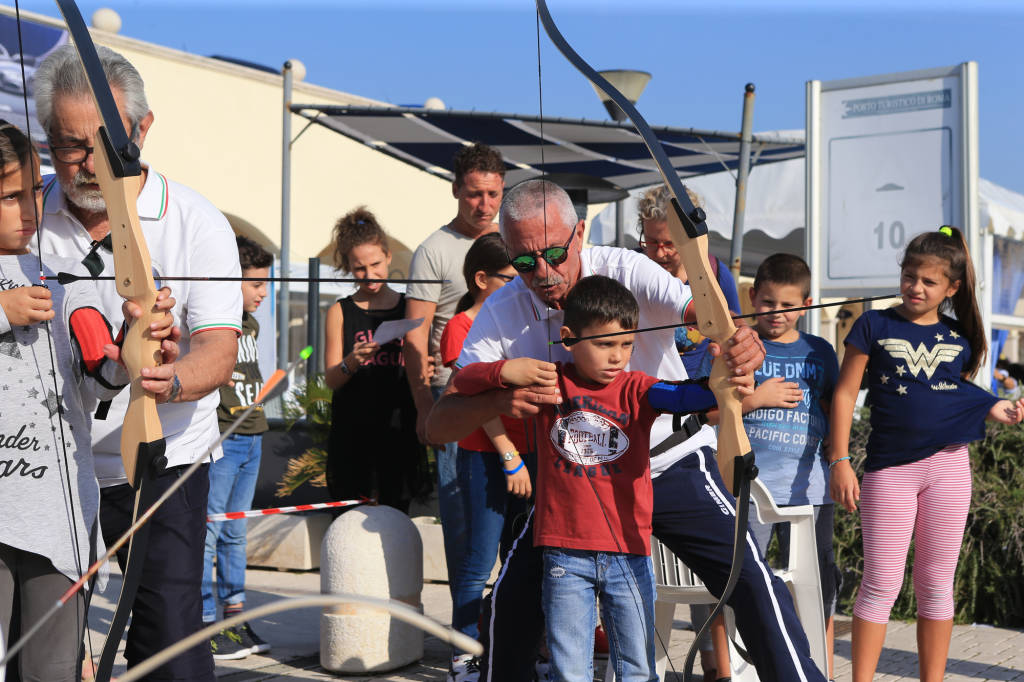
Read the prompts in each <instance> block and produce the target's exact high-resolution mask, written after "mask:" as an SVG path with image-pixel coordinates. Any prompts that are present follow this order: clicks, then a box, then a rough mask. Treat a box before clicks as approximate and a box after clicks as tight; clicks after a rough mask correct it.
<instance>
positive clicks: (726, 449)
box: [536, 0, 750, 485]
mask: <svg viewBox="0 0 1024 682" xmlns="http://www.w3.org/2000/svg"><path fill="white" fill-rule="evenodd" d="M536 3H537V12H538V14H539V15H540V19H541V23H543V24H544V29H545V31H547V34H548V36H549V37H550V38H551V41H552V42H553V43H554V44H555V46H556V47H557V48H558V50H559V52H561V53H562V54H563V55H564V56H565V58H566V59H568V60H569V62H570V63H571V64H572V65H573V66H574V67H576V69H577V70H578V71H580V73H582V74H583V75H584V76H585V77H586V78H587V79H588V80H590V82H592V83H593V84H594V85H595V86H597V88H599V89H600V90H601V91H602V92H603V93H604V94H605V95H607V96H608V97H609V98H610V99H611V100H612V101H613V102H615V104H616V105H617V106H618V107H619V108H620V109H621V110H622V112H623V113H624V114H626V116H628V117H629V120H630V121H631V122H632V123H633V126H634V127H635V128H636V131H637V133H638V134H639V135H640V137H641V139H642V140H643V141H644V145H646V147H647V149H648V151H649V152H650V154H651V156H652V157H653V159H654V162H655V164H656V166H657V168H658V171H659V172H660V173H661V177H662V180H663V181H664V182H665V185H666V186H667V187H668V189H669V191H670V192H671V194H672V202H671V203H672V210H670V211H668V214H669V215H668V218H669V219H668V227H669V231H670V233H671V234H672V240H673V242H674V243H675V244H676V247H677V250H678V251H679V253H680V256H681V257H682V260H683V265H684V267H685V268H686V274H687V277H688V279H689V282H690V290H691V292H693V299H694V309H695V310H696V311H697V322H698V329H699V330H700V332H701V333H702V334H703V335H704V336H706V337H708V338H710V339H711V340H712V341H715V342H716V343H718V344H719V345H722V346H723V348H724V345H725V343H726V341H728V339H729V338H731V337H732V335H733V334H734V333H736V325H735V324H733V322H732V319H731V317H732V315H731V313H730V312H729V306H728V304H727V303H726V301H725V296H723V295H722V289H721V287H720V286H719V285H718V280H717V279H716V278H715V276H714V273H713V272H712V271H711V267H710V265H709V263H708V245H707V233H708V228H707V224H706V223H705V215H704V211H703V210H702V209H699V208H696V207H695V206H694V205H693V202H692V201H691V200H690V197H689V196H688V195H687V193H686V189H685V188H684V187H683V184H682V182H680V180H679V176H678V174H676V172H675V169H674V168H673V167H672V162H671V161H670V160H669V158H668V155H667V154H666V153H665V149H664V147H662V145H661V142H660V141H659V140H658V138H657V136H656V135H655V134H654V131H653V130H651V127H650V125H649V124H648V123H647V121H646V120H645V119H644V117H643V116H642V115H641V114H640V112H639V111H637V109H636V107H635V106H634V105H633V103H632V102H630V101H629V99H628V98H627V97H626V96H625V95H623V94H622V93H621V92H619V91H618V90H617V89H616V88H615V87H614V86H613V85H612V84H611V83H609V82H608V81H607V80H606V79H605V78H604V77H603V76H602V75H601V74H599V73H597V71H595V70H594V69H593V68H592V67H591V66H590V65H589V64H587V63H586V62H585V61H584V60H583V58H582V57H580V55H579V54H577V52H576V51H575V50H574V49H573V48H572V47H571V46H570V45H569V43H568V42H566V40H565V38H564V37H563V36H562V34H561V33H560V32H559V31H558V28H557V27H556V26H555V23H554V21H553V20H552V18H551V13H550V12H548V8H547V3H546V2H545V0H536ZM729 377H730V374H729V371H728V368H727V367H726V365H725V361H724V359H723V358H722V357H721V356H719V358H718V359H716V361H715V364H714V367H713V369H712V373H711V379H710V387H711V390H712V392H714V394H715V398H716V399H717V400H718V405H719V409H720V410H721V415H722V421H721V424H722V425H723V426H720V427H719V447H718V465H719V469H720V470H721V473H722V477H723V479H724V480H725V481H726V483H727V484H730V485H731V483H732V471H733V459H734V458H735V457H737V456H741V455H746V454H747V453H749V452H750V443H749V442H748V441H747V436H746V432H745V430H744V429H743V415H742V411H741V410H740V398H739V395H738V393H737V392H736V390H735V389H734V388H733V387H732V385H730V384H729V383H728V379H729ZM723 432H724V433H723Z"/></svg>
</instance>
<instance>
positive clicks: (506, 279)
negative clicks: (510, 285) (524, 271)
mask: <svg viewBox="0 0 1024 682" xmlns="http://www.w3.org/2000/svg"><path fill="white" fill-rule="evenodd" d="M487 274H488V276H490V277H497V278H498V279H500V280H501V281H503V282H506V283H507V282H511V281H512V280H514V279H515V278H516V276H515V275H505V274H502V273H500V272H488V273H487Z"/></svg>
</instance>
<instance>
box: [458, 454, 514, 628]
mask: <svg viewBox="0 0 1024 682" xmlns="http://www.w3.org/2000/svg"><path fill="white" fill-rule="evenodd" d="M505 478H506V477H505V472H504V467H503V466H502V465H501V462H500V458H499V457H498V455H497V454H495V453H493V452H474V451H472V450H463V449H462V448H459V453H458V482H459V489H460V491H461V494H462V499H463V503H464V510H465V518H466V547H465V551H464V552H463V553H462V556H461V561H459V563H458V569H457V571H458V572H457V573H456V574H455V576H449V577H448V582H449V584H450V585H451V591H452V627H453V628H454V629H456V630H458V631H459V632H461V633H463V634H465V635H468V636H470V637H472V638H473V639H476V638H477V637H478V636H479V634H480V633H479V632H478V628H477V621H478V620H479V619H480V598H481V596H482V595H483V593H484V586H485V585H486V584H487V578H488V577H490V575H491V569H492V568H493V567H494V560H495V558H496V557H497V556H498V545H499V544H500V542H501V533H502V530H503V529H504V527H505V504H506V498H507V497H508V492H507V491H506V483H505Z"/></svg>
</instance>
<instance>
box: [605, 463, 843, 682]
mask: <svg viewBox="0 0 1024 682" xmlns="http://www.w3.org/2000/svg"><path fill="white" fill-rule="evenodd" d="M750 496H751V499H752V500H753V501H754V502H755V503H756V504H757V511H758V518H759V519H760V520H761V523H786V522H788V523H789V524H790V543H789V560H788V561H787V562H786V566H787V567H786V568H785V569H783V570H779V571H776V572H775V573H776V575H778V576H779V577H780V578H781V579H782V580H783V582H785V583H786V586H787V587H788V588H789V591H790V593H791V594H792V595H793V601H794V605H795V607H796V613H797V617H798V618H799V619H800V623H801V624H802V625H803V627H804V632H806V633H807V639H808V641H809V642H810V648H811V658H812V659H813V660H814V662H815V663H816V664H817V666H818V668H819V669H820V670H822V671H825V670H826V667H825V666H826V660H827V659H826V651H825V648H826V645H825V642H826V640H825V613H824V606H823V604H822V600H821V578H820V576H819V575H818V553H817V543H816V541H815V538H814V508H813V507H811V506H801V507H786V508H784V509H780V508H779V507H778V506H776V504H775V501H774V500H772V496H771V494H770V493H769V492H768V489H767V488H765V487H764V484H763V483H761V482H760V481H759V480H757V479H755V480H754V482H753V484H752V485H751V489H750ZM747 550H748V551H750V548H749V545H748V547H747ZM651 559H652V561H653V563H654V579H655V583H657V588H658V599H657V601H656V602H655V603H654V627H655V631H656V633H657V636H656V637H655V640H656V641H655V662H656V666H657V673H658V678H659V679H662V680H664V679H665V670H666V668H667V667H668V652H667V649H668V646H669V642H670V640H671V638H672V621H673V620H674V618H675V610H676V604H714V603H716V602H717V601H718V600H717V598H715V597H714V596H712V594H711V593H710V592H709V591H708V589H707V588H706V587H704V583H702V582H701V581H700V578H698V577H697V576H696V575H695V574H694V573H693V572H692V571H691V570H690V569H689V568H687V566H686V565H685V564H684V563H683V562H682V561H681V560H680V559H678V558H677V557H676V556H675V555H674V554H673V553H672V552H671V551H670V550H669V549H668V547H665V546H664V545H662V544H661V543H660V542H658V541H657V539H656V538H653V537H652V538H651ZM724 613H725V621H726V628H727V630H728V631H729V659H730V661H731V663H732V679H733V680H734V682H754V681H756V680H758V679H759V678H758V676H757V671H755V670H754V667H753V666H752V665H750V664H749V663H747V662H746V661H744V660H743V658H742V656H740V654H739V652H738V651H737V650H736V648H735V646H734V640H736V641H740V642H741V641H742V640H740V638H739V634H738V633H737V632H736V627H735V620H734V618H733V613H732V609H731V608H729V607H726V608H725V610H724ZM700 625H701V624H699V623H695V624H694V627H695V628H697V627H699V626H700ZM682 664H683V661H682V660H680V661H678V663H677V665H678V666H682ZM676 672H679V673H681V672H682V670H681V668H676ZM614 679H615V671H614V670H612V668H611V666H608V669H607V670H606V672H605V680H606V682H613V681H614Z"/></svg>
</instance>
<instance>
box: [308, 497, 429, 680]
mask: <svg viewBox="0 0 1024 682" xmlns="http://www.w3.org/2000/svg"><path fill="white" fill-rule="evenodd" d="M422 553H423V546H422V544H421V542H420V534H419V532H418V531H417V528H416V526H415V524H413V523H412V521H410V520H409V517H408V516H406V515H405V514H403V513H402V512H400V511H398V510H397V509H393V508H391V507H385V506H378V507H360V508H357V509H353V510H352V511H350V512H348V513H347V514H343V515H342V516H340V517H338V518H337V519H336V520H335V521H334V523H332V524H331V527H330V529H328V531H327V534H326V535H325V536H324V540H323V548H322V550H321V554H322V556H323V566H322V567H321V570H320V591H321V592H323V593H324V594H354V595H360V596H367V597H375V598H378V599H390V600H393V601H400V602H403V603H405V604H408V605H409V606H411V607H413V608H414V609H417V610H418V611H419V612H420V613H422V612H423V605H422V604H421V602H420V593H421V592H422V590H423V570H422V569H423V557H422ZM422 656H423V631H422V630H419V629H418V628H416V627H414V626H412V625H409V624H408V623H405V622H403V621H400V620H398V619H397V618H393V617H392V616H391V615H390V614H389V613H387V612H382V611H380V610H379V609H376V608H373V607H370V606H364V605H362V604H360V603H356V602H353V603H346V604H343V605H339V606H334V607H330V608H325V609H324V610H323V612H322V614H321V616H320V665H322V666H323V667H324V668H326V669H327V670H330V671H331V672H340V673H368V672H383V671H388V670H394V669H395V668H399V667H401V666H404V665H407V664H409V663H412V662H413V661H417V660H419V659H420V658H422Z"/></svg>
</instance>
